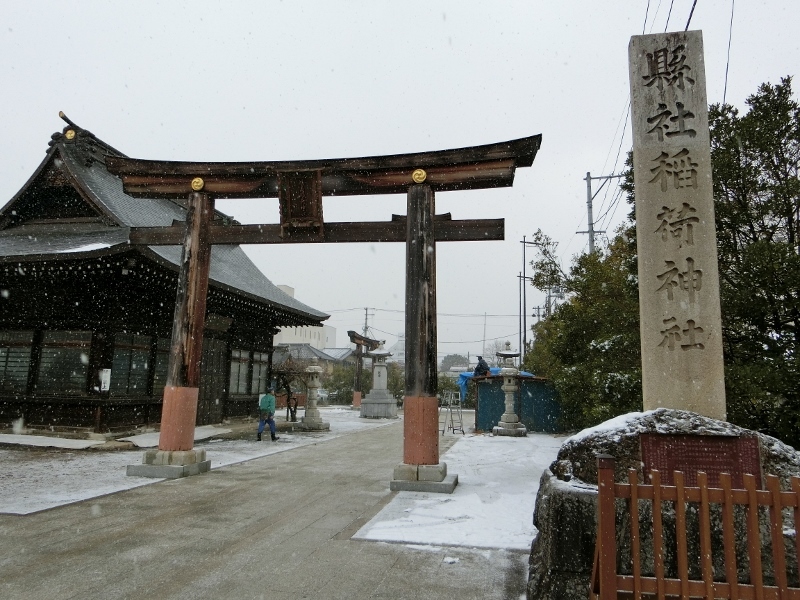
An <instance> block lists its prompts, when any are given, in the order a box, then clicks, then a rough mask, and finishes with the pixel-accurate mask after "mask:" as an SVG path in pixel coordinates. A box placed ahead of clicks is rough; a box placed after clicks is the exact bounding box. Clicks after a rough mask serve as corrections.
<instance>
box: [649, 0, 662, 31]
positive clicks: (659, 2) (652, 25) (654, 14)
mask: <svg viewBox="0 0 800 600" xmlns="http://www.w3.org/2000/svg"><path fill="white" fill-rule="evenodd" d="M659 10H661V0H658V6H656V12H654V13H653V22H652V23H650V33H653V27H655V26H656V18H657V17H658V11H659Z"/></svg>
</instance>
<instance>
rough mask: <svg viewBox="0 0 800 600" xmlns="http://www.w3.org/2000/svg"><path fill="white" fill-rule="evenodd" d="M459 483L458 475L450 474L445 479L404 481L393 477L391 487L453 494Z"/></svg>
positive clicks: (394, 489) (407, 490)
mask: <svg viewBox="0 0 800 600" xmlns="http://www.w3.org/2000/svg"><path fill="white" fill-rule="evenodd" d="M456 485H458V475H448V476H447V477H445V478H444V481H403V480H399V479H393V480H392V481H390V482H389V489H390V490H392V491H393V492H400V491H405V492H430V493H434V494H452V493H453V490H455V489H456Z"/></svg>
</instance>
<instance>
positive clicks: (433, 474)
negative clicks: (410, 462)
mask: <svg viewBox="0 0 800 600" xmlns="http://www.w3.org/2000/svg"><path fill="white" fill-rule="evenodd" d="M445 477H447V463H444V462H442V463H439V464H438V465H419V466H417V480H419V481H443V480H444V478H445Z"/></svg>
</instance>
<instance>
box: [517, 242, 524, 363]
mask: <svg viewBox="0 0 800 600" xmlns="http://www.w3.org/2000/svg"><path fill="white" fill-rule="evenodd" d="M523 247H524V246H523ZM522 286H523V280H522V273H520V274H519V323H518V325H519V347H520V348H522V329H523V326H522V315H523V314H524V313H525V310H524V309H523V308H522Z"/></svg>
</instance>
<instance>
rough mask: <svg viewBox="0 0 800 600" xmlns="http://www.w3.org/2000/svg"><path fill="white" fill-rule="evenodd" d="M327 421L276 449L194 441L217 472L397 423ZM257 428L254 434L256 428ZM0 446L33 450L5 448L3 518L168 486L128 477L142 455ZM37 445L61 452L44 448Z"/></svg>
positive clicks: (333, 412)
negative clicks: (321, 428) (129, 468)
mask: <svg viewBox="0 0 800 600" xmlns="http://www.w3.org/2000/svg"><path fill="white" fill-rule="evenodd" d="M323 418H324V419H325V420H326V421H329V422H330V423H331V431H325V432H319V433H302V434H291V433H281V434H280V438H281V439H280V441H279V442H278V443H274V444H273V443H272V442H262V443H260V444H259V443H254V442H253V441H252V440H225V439H215V438H214V437H213V434H214V432H215V431H216V433H217V435H220V434H222V433H225V432H228V431H230V430H228V429H221V428H216V429H215V428H214V427H198V428H197V432H198V433H197V434H196V435H195V439H199V440H203V441H202V443H201V444H199V445H201V446H202V447H204V448H205V449H206V456H207V457H208V459H209V460H210V461H211V468H212V469H217V468H219V467H224V466H226V465H232V464H236V463H240V462H245V461H248V460H252V459H254V458H259V457H262V456H268V455H270V454H275V453H277V452H286V451H287V450H292V449H294V448H299V447H301V446H307V445H309V444H317V443H319V442H322V441H325V440H331V439H334V438H337V437H339V436H342V435H347V434H349V433H353V432H356V431H362V430H364V429H372V428H375V427H383V426H386V425H390V424H392V423H396V422H397V421H395V420H387V419H377V420H373V419H361V418H359V413H358V411H352V410H348V409H343V408H328V409H324V411H323ZM253 428H254V431H255V424H254V425H253ZM125 439H126V440H131V441H133V442H134V443H135V444H136V445H137V446H140V447H153V446H157V445H158V434H143V435H139V436H132V437H131V438H125ZM0 442H3V443H7V444H24V445H26V446H34V448H31V449H29V451H26V452H20V451H19V450H5V449H1V448H0V513H7V514H16V515H25V514H30V513H34V512H38V511H41V510H46V509H48V508H53V507H55V506H62V505H64V504H70V503H72V502H79V501H81V500H87V499H89V498H96V497H97V496H104V495H106V494H113V493H114V492H119V491H122V490H128V489H132V488H136V487H140V486H143V485H149V484H151V483H156V482H158V481H163V480H162V479H150V478H147V477H128V476H127V475H126V474H125V470H126V467H127V466H128V465H131V464H139V463H141V462H142V451H141V450H130V451H116V452H96V451H86V450H79V451H77V452H69V451H68V450H70V449H79V448H85V447H87V445H92V444H95V443H96V442H86V441H83V440H68V439H63V438H54V437H44V436H32V435H10V434H9V435H2V436H0ZM37 446H48V447H52V448H58V450H48V449H40V448H38V447H37ZM65 450H66V451H65Z"/></svg>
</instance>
